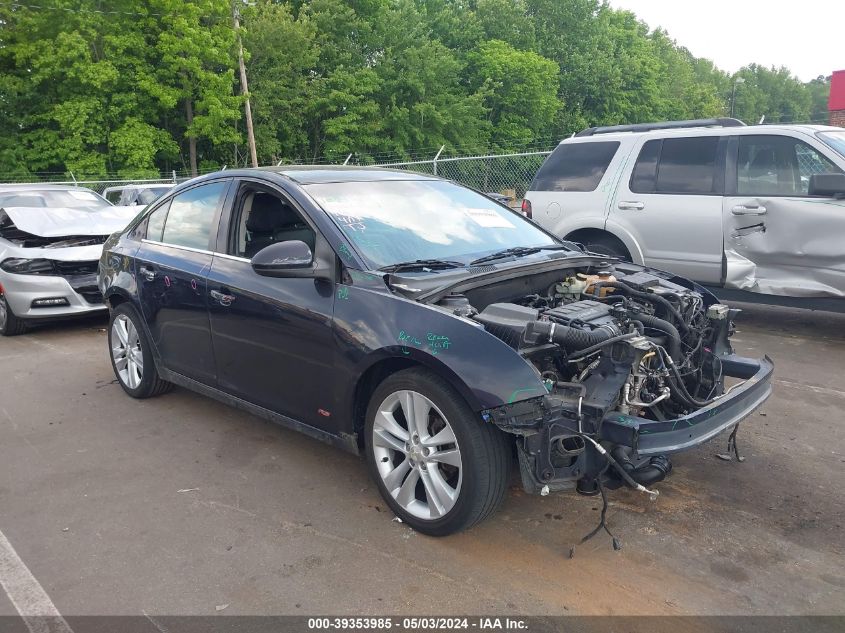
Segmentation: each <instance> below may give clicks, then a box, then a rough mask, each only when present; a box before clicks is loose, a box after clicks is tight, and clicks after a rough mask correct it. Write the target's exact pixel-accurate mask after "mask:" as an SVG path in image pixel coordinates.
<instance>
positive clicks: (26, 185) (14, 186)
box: [0, 182, 93, 193]
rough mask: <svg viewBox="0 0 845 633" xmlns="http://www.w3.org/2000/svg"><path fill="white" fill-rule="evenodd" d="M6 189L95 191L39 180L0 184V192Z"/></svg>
mask: <svg viewBox="0 0 845 633" xmlns="http://www.w3.org/2000/svg"><path fill="white" fill-rule="evenodd" d="M6 191H87V192H92V193H93V191H92V190H91V189H88V188H87V187H74V186H73V185H48V184H41V183H37V182H34V183H33V182H30V183H15V184H9V185H0V193H3V192H6Z"/></svg>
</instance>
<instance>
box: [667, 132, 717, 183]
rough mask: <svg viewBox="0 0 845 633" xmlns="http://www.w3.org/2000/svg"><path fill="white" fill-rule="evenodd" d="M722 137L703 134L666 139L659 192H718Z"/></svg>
mask: <svg viewBox="0 0 845 633" xmlns="http://www.w3.org/2000/svg"><path fill="white" fill-rule="evenodd" d="M718 146H719V138H718V137H716V136H699V137H692V138H667V139H664V140H663V146H662V148H661V150H660V159H659V160H658V163H657V183H656V191H657V192H659V193H683V194H712V193H717V192H716V151H717V148H718Z"/></svg>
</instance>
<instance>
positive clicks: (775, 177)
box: [723, 134, 845, 297]
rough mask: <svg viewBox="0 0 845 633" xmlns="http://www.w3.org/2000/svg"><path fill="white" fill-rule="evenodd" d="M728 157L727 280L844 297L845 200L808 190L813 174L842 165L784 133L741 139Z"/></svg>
mask: <svg viewBox="0 0 845 633" xmlns="http://www.w3.org/2000/svg"><path fill="white" fill-rule="evenodd" d="M729 155H730V160H729V165H731V168H730V169H729V173H728V183H727V184H728V187H727V189H728V191H727V193H728V195H727V196H726V197H725V202H724V209H723V214H724V218H725V220H724V226H725V257H726V261H727V271H726V278H725V285H726V286H727V287H729V288H737V289H740V290H749V291H751V292H762V293H765V294H774V295H788V296H795V297H824V296H828V297H830V296H835V297H841V296H845V249H843V248H842V235H845V201H843V200H835V199H833V198H823V197H815V196H810V195H808V186H809V181H810V176H812V175H813V174H819V173H836V172H839V173H841V171H842V170H841V169H839V168H838V167H837V166H836V165H835V164H834V163H833V162H832V161H831V160H829V159H828V158H826V157H825V156H824V154H823V153H822V152H821V151H820V150H819V149H817V148H815V147H813V146H812V145H810V144H809V143H807V142H805V141H803V140H801V139H799V138H796V137H793V136H786V135H776V134H759V135H756V134H755V135H742V136H738V137H735V138H733V139H731V145H730V154H729Z"/></svg>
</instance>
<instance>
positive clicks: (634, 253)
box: [564, 222, 644, 266]
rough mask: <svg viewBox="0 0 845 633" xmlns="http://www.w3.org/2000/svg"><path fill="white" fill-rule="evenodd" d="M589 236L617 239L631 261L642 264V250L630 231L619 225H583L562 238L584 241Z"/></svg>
mask: <svg viewBox="0 0 845 633" xmlns="http://www.w3.org/2000/svg"><path fill="white" fill-rule="evenodd" d="M609 224H610V223H609V222H608V225H609ZM590 237H609V238H611V239H614V240H616V241H618V242H619V243H620V244H622V246H624V247H625V250H627V251H628V254H629V255H630V256H631V261H632V262H633V263H634V264H639V265H640V266H642V265H644V264H643V262H644V259H643V252H642V249H641V248H640V245H639V244H638V243H637V241H636V240H635V239H634V237H633V236H632V235H631V234H630V233H628V232H627V231H625V230H624V229H622V228H621V227H616V226H614V227H613V228H611V227H610V226H608V227H607V228H603V229H602V228H595V227H583V228H580V229H575V230H574V231H571V232H569V233H568V234H567V235H566V236H565V237H564V239H566V240H569V241H571V242H580V243H584V240H586V239H588V238H590Z"/></svg>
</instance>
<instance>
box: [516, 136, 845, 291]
mask: <svg viewBox="0 0 845 633" xmlns="http://www.w3.org/2000/svg"><path fill="white" fill-rule="evenodd" d="M843 198H845V130H843V129H842V128H836V127H829V126H816V125H755V126H746V125H743V124H742V122H741V121H737V120H736V119H718V120H715V119H714V120H700V121H671V122H665V123H656V124H638V125H629V126H615V127H608V128H591V129H587V130H584V131H582V132H580V133H579V134H576V135H575V136H574V137H573V138H569V139H566V140H565V141H563V142H562V143H561V144H560V145H558V147H557V149H555V151H554V152H552V154H551V155H550V156H549V157H548V158H547V159H546V162H545V163H544V164H543V166H542V167H541V168H540V170H539V171H538V173H537V175H536V177H535V179H534V182H533V183H532V185H531V187H530V190H529V191H528V192H527V193H526V194H525V203H524V205H523V209H524V210H525V211H530V213H531V214H532V215H533V219H534V221H535V222H537V223H538V224H540V225H541V226H542V227H543V228H545V229H547V230H548V231H551V232H552V233H555V234H556V235H559V236H560V237H562V238H565V239H568V240H571V241H574V242H579V243H581V244H584V245H585V246H586V247H587V248H588V249H589V250H591V251H594V252H600V253H603V254H610V255H615V256H619V257H622V258H624V259H627V260H630V261H632V262H634V263H636V264H644V265H646V266H653V267H655V268H662V269H664V270H669V271H672V272H674V273H677V274H678V275H682V276H684V277H688V278H691V279H694V280H695V281H698V282H700V283H703V284H706V285H710V286H716V287H723V288H728V289H731V290H738V291H747V292H753V293H759V294H765V295H777V296H780V297H803V298H807V297H823V298H829V299H832V298H843V297H845V249H843V248H842V239H843V235H845V199H843Z"/></svg>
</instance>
